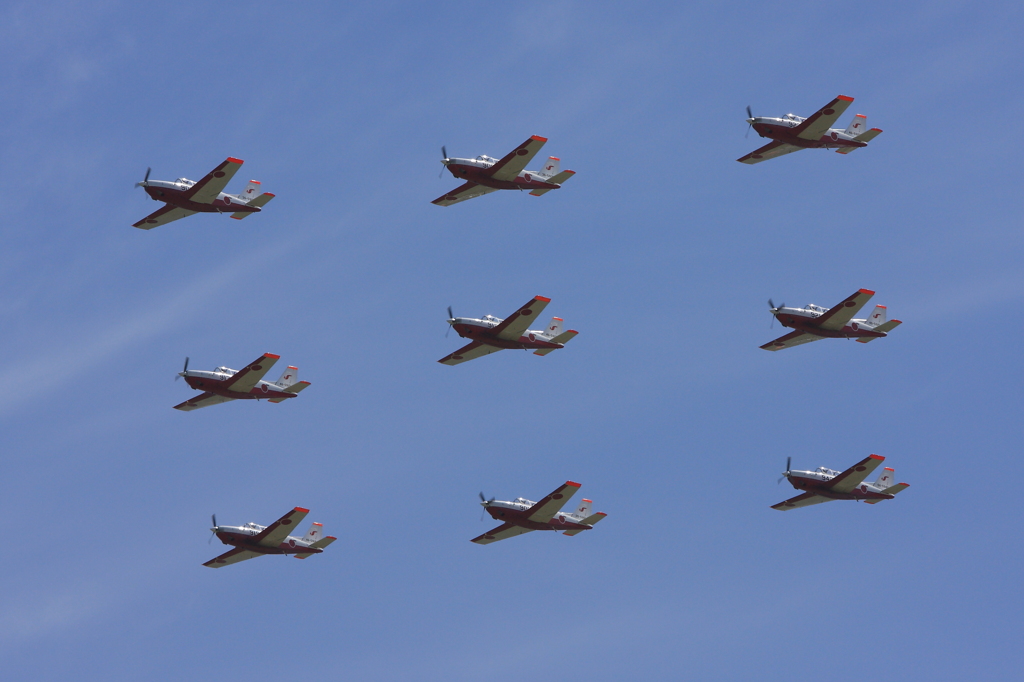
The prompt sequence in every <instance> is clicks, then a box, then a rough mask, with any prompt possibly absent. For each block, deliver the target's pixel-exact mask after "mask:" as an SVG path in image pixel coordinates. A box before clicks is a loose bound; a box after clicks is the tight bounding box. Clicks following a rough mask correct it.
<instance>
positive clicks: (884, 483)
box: [874, 467, 896, 488]
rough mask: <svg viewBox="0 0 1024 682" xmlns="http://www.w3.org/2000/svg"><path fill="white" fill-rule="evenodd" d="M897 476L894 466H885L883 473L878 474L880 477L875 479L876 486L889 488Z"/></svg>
mask: <svg viewBox="0 0 1024 682" xmlns="http://www.w3.org/2000/svg"><path fill="white" fill-rule="evenodd" d="M895 478H896V470H895V469H893V468H892V467H885V468H884V469H882V473H880V474H878V478H876V479H875V484H874V485H875V487H876V488H889V487H891V486H892V482H893V480H895Z"/></svg>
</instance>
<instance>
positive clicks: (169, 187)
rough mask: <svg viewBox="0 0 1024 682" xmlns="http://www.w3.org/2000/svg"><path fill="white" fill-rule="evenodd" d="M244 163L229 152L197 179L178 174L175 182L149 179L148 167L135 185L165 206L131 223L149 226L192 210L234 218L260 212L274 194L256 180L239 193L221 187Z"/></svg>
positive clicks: (142, 226)
mask: <svg viewBox="0 0 1024 682" xmlns="http://www.w3.org/2000/svg"><path fill="white" fill-rule="evenodd" d="M243 163H245V162H244V161H242V160H241V159H236V158H233V157H230V156H229V157H228V158H227V160H226V161H224V163H222V164H220V165H219V166H217V167H216V168H214V169H213V170H212V171H210V172H209V173H207V174H206V175H205V176H204V177H203V179H202V180H200V181H199V182H193V181H192V180H189V179H188V178H178V179H177V180H175V181H174V182H170V181H168V180H150V179H149V173H150V171H152V170H153V169H152V168H147V169H146V177H145V178H143V180H142V182H137V183H135V186H136V187H142V188H144V189H145V190H146V194H148V195H149V196H151V197H152V198H153V199H154V200H155V201H162V202H164V203H165V204H166V206H164V207H163V208H161V209H159V210H157V211H154V212H153V213H150V214H149V215H148V216H146V217H145V218H143V219H142V220H140V221H139V222H137V223H135V224H134V225H132V227H137V228H139V229H140V230H152V229H153V228H154V227H159V226H161V225H166V224H167V223H170V222H174V221H175V220H179V219H181V218H187V217H188V216H190V215H193V214H195V213H230V214H231V217H232V218H234V219H236V220H241V219H242V218H244V217H246V216H247V215H249V214H250V213H259V212H260V211H262V210H263V206H265V205H266V204H267V202H268V201H270V200H271V199H273V198H274V195H273V194H271V193H270V192H262V193H260V183H259V182H258V181H256V180H250V181H249V184H248V185H246V186H245V189H244V190H242V193H241V194H225V193H224V191H223V190H224V188H225V187H226V186H227V184H228V182H230V181H231V178H232V177H234V175H235V173H236V172H237V171H238V169H239V168H241V167H242V164H243Z"/></svg>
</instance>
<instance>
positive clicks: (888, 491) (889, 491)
mask: <svg viewBox="0 0 1024 682" xmlns="http://www.w3.org/2000/svg"><path fill="white" fill-rule="evenodd" d="M909 487H910V485H909V484H908V483H897V484H896V485H894V486H890V487H888V488H886V489H885V492H886V494H888V495H895V494H896V493H898V492H902V491H904V490H906V489H907V488H909ZM864 501H865V502H867V503H868V504H878V503H879V502H882V500H864Z"/></svg>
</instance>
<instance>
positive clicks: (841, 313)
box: [814, 289, 875, 331]
mask: <svg viewBox="0 0 1024 682" xmlns="http://www.w3.org/2000/svg"><path fill="white" fill-rule="evenodd" d="M874 295H875V292H873V291H871V290H870V289H861V290H860V291H858V292H857V293H855V294H854V295H853V296H850V297H849V298H847V299H846V300H844V301H842V302H840V303H838V304H836V305H834V306H832V307H831V308H829V309H828V310H826V311H825V312H824V313H823V314H822V316H821V317H819V318H817V319H816V320H814V324H816V325H818V326H819V327H821V328H822V329H831V330H833V331H838V330H840V329H842V328H843V327H845V326H846V323H847V322H849V321H850V320H852V319H853V316H854V315H856V314H857V313H859V312H860V309H861V308H863V307H864V304H865V303H867V302H868V301H869V300H871V297H872V296H874Z"/></svg>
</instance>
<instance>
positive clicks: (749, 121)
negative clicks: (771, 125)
mask: <svg viewBox="0 0 1024 682" xmlns="http://www.w3.org/2000/svg"><path fill="white" fill-rule="evenodd" d="M747 124H748V125H747V134H746V135H744V136H743V137H745V138H746V137H750V129H751V128H753V127H754V114H752V113H750V105H749V104H748V105H747Z"/></svg>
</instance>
